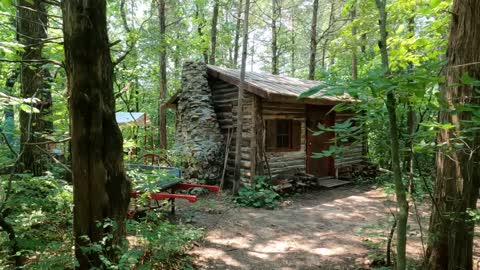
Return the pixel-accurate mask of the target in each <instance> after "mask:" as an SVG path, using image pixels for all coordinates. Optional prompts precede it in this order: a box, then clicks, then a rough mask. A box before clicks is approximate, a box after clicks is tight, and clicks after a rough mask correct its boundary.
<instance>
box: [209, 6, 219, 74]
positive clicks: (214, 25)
mask: <svg viewBox="0 0 480 270" xmlns="http://www.w3.org/2000/svg"><path fill="white" fill-rule="evenodd" d="M219 5H220V3H219V0H215V4H214V6H213V15H212V33H211V36H210V65H215V51H216V49H217V23H218V9H219Z"/></svg>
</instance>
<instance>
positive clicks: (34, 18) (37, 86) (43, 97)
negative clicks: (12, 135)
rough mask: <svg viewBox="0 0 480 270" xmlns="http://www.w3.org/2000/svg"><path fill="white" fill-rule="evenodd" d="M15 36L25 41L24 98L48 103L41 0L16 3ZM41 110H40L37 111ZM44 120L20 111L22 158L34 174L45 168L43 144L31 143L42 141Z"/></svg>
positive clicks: (41, 105) (40, 104)
mask: <svg viewBox="0 0 480 270" xmlns="http://www.w3.org/2000/svg"><path fill="white" fill-rule="evenodd" d="M17 13H18V18H17V27H18V29H17V32H18V39H19V41H20V43H21V44H23V45H24V50H23V52H22V61H23V62H22V64H21V71H20V80H21V85H22V88H21V89H22V91H21V92H22V97H23V98H32V97H34V98H37V99H39V100H40V101H39V102H37V103H36V104H33V106H34V107H36V108H37V109H39V110H44V109H45V110H46V109H47V108H48V107H49V102H51V99H50V100H48V99H47V98H48V93H46V92H47V90H46V89H44V73H45V70H44V67H43V64H44V62H43V59H42V49H43V46H44V42H45V40H46V38H47V31H46V29H47V13H46V9H45V4H44V2H43V1H42V0H33V1H27V0H20V1H18V6H17ZM40 112H41V111H40ZM45 129H46V122H45V121H44V120H43V119H42V114H41V113H33V114H32V113H31V112H25V111H23V110H22V111H21V112H20V131H21V139H20V141H21V148H22V151H21V153H22V155H21V161H22V163H23V165H24V167H25V169H27V170H29V171H30V172H31V173H32V174H33V175H37V176H38V175H41V174H42V173H43V172H44V171H45V170H46V161H47V160H46V157H45V155H44V154H43V151H42V150H41V149H39V148H44V147H45V145H44V144H43V145H42V144H40V145H32V143H38V142H40V141H42V133H43V132H45Z"/></svg>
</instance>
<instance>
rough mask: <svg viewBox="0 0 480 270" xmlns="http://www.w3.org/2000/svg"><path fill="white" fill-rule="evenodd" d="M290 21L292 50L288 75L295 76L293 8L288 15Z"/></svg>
mask: <svg viewBox="0 0 480 270" xmlns="http://www.w3.org/2000/svg"><path fill="white" fill-rule="evenodd" d="M290 21H291V23H292V31H290V40H291V42H292V51H291V53H290V62H291V63H290V67H291V69H290V76H292V77H295V71H296V66H295V60H296V59H295V50H296V48H295V39H296V38H297V35H296V33H295V9H293V10H292V14H291V16H290Z"/></svg>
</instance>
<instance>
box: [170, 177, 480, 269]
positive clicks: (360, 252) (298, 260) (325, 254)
mask: <svg viewBox="0 0 480 270" xmlns="http://www.w3.org/2000/svg"><path fill="white" fill-rule="evenodd" d="M393 198H394V197H393V195H387V194H386V192H384V190H383V189H381V188H375V187H366V186H344V187H340V188H336V189H331V190H317V191H309V192H307V193H305V194H300V195H296V196H293V197H290V198H287V199H286V200H285V201H283V203H282V206H281V207H279V208H278V209H275V210H265V209H254V208H240V207H237V206H236V205H234V204H233V203H232V202H231V199H232V198H231V197H230V196H227V195H211V196H208V197H206V198H205V197H204V198H201V200H199V202H198V203H196V204H192V205H182V206H180V207H179V208H178V209H179V212H178V213H179V214H180V216H181V217H182V218H186V219H187V220H188V221H189V222H191V223H192V224H194V225H195V226H200V227H204V228H205V229H206V236H205V238H204V240H203V241H202V242H200V243H198V245H197V247H195V248H194V249H192V250H191V251H190V252H189V254H190V255H192V256H193V258H194V265H195V266H196V268H197V269H201V270H203V269H231V270H236V269H239V270H240V269H242V270H243V269H252V270H253V269H255V270H256V269H259V270H269V269H272V270H273V269H279V270H290V269H305V270H307V269H334V270H335V269H371V268H370V267H371V265H372V262H374V261H375V260H376V259H378V258H384V257H385V256H384V254H385V247H386V239H387V235H388V234H389V232H390V227H391V221H392V215H391V211H394V209H395V208H394V205H395V203H394V201H393ZM410 209H411V211H412V212H411V215H410V221H409V223H410V224H409V225H410V230H409V238H408V239H409V243H408V248H407V252H408V256H409V258H410V259H411V260H412V262H415V261H416V262H418V261H420V260H421V258H422V254H423V251H422V250H423V249H422V241H421V235H422V231H423V235H426V232H425V230H426V225H427V224H428V217H429V211H428V209H429V206H427V205H419V206H418V215H415V214H414V211H415V209H414V207H413V206H412V207H410ZM417 216H418V217H419V218H420V219H421V220H422V224H423V225H422V226H423V230H420V227H419V225H418V222H417V221H418V219H417V218H416V217H417ZM479 250H480V243H476V252H475V254H476V257H477V258H478V256H479Z"/></svg>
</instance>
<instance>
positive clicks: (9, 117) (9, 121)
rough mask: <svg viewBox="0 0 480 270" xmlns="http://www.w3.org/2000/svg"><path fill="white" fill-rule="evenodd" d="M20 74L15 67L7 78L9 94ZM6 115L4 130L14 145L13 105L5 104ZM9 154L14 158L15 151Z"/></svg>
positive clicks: (7, 91)
mask: <svg viewBox="0 0 480 270" xmlns="http://www.w3.org/2000/svg"><path fill="white" fill-rule="evenodd" d="M18 75H19V70H18V69H15V70H13V72H12V74H11V75H10V76H9V77H8V78H7V80H6V82H5V90H6V93H7V94H8V95H12V94H13V87H14V86H15V82H16V81H17V79H18ZM4 117H5V120H4V122H3V131H4V133H5V137H6V138H5V139H6V140H7V141H8V143H9V144H10V145H12V146H13V145H14V144H15V137H14V132H15V113H14V111H13V106H12V105H8V106H5V109H4ZM9 156H10V157H12V158H14V155H13V153H11V154H9Z"/></svg>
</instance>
